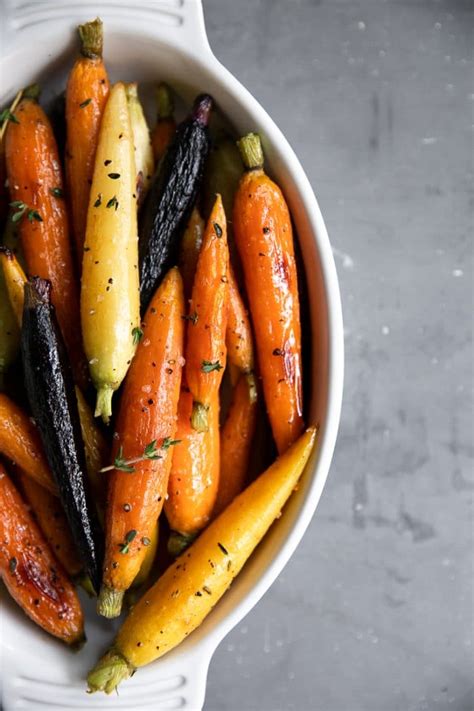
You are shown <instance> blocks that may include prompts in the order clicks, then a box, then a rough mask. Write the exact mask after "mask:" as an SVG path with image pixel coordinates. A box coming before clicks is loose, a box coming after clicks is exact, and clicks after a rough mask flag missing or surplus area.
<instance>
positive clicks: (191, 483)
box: [165, 390, 219, 556]
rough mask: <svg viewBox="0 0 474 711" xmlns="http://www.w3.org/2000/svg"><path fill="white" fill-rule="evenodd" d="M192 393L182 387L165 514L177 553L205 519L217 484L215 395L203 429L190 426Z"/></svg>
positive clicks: (217, 444)
mask: <svg viewBox="0 0 474 711" xmlns="http://www.w3.org/2000/svg"><path fill="white" fill-rule="evenodd" d="M192 409H193V396H192V395H191V393H189V392H187V391H186V390H182V392H181V397H180V399H179V409H178V427H177V430H176V438H177V439H179V440H180V442H181V443H180V444H179V446H177V447H175V450H174V452H173V463H172V466H171V472H170V478H169V483H168V498H167V500H166V501H165V513H166V518H167V519H168V523H169V525H170V527H171V529H172V534H171V536H170V539H169V542H168V549H169V552H170V553H171V554H172V555H175V556H176V555H178V554H179V553H180V552H181V551H182V550H183V549H184V548H185V547H187V545H189V543H190V542H191V541H192V540H193V539H194V538H195V536H196V535H197V534H198V533H199V531H200V530H202V529H203V528H204V527H205V526H206V524H207V523H208V522H209V520H210V518H211V514H212V510H213V508H214V504H215V501H216V496H217V489H218V486H219V398H218V394H217V393H214V394H213V396H212V400H211V402H210V404H209V410H208V422H209V427H208V429H207V431H204V432H198V431H197V430H195V429H194V428H193V427H191V425H190V418H191V412H192Z"/></svg>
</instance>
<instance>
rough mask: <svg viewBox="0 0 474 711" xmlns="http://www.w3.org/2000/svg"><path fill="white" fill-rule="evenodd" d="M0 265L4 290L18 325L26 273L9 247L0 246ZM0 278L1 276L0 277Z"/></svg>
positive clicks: (19, 323)
mask: <svg viewBox="0 0 474 711" xmlns="http://www.w3.org/2000/svg"><path fill="white" fill-rule="evenodd" d="M0 267H1V268H2V269H3V276H4V280H5V285H6V290H7V294H8V299H9V301H10V305H11V307H12V309H13V312H14V314H15V318H16V320H17V323H18V325H19V326H21V316H22V313H23V299H24V297H23V290H24V286H25V284H26V275H25V272H24V271H23V269H22V267H21V264H20V263H19V261H18V259H17V258H16V256H15V255H14V254H13V252H12V251H11V249H8V247H0ZM0 279H1V277H0Z"/></svg>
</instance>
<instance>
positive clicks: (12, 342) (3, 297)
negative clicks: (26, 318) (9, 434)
mask: <svg viewBox="0 0 474 711" xmlns="http://www.w3.org/2000/svg"><path fill="white" fill-rule="evenodd" d="M19 345H20V331H19V329H18V322H17V320H16V316H15V312H14V310H13V307H12V305H11V303H10V299H9V295H8V289H7V283H6V280H5V276H4V272H3V268H2V265H0V390H2V389H3V383H4V378H5V374H6V372H7V371H8V369H9V367H10V366H11V365H13V363H14V362H15V360H16V357H17V354H18V349H19ZM0 427H1V425H0Z"/></svg>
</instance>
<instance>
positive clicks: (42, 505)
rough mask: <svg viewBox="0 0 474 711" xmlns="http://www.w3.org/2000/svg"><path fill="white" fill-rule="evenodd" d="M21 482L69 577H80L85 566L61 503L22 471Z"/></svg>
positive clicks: (35, 516)
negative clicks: (78, 555) (79, 555)
mask: <svg viewBox="0 0 474 711" xmlns="http://www.w3.org/2000/svg"><path fill="white" fill-rule="evenodd" d="M18 480H19V483H20V487H21V490H22V492H23V494H24V497H25V499H26V500H27V501H28V503H29V505H30V507H31V510H32V513H33V516H34V518H35V519H36V521H37V522H38V526H39V527H40V529H41V530H42V532H43V535H44V537H45V538H46V541H47V542H48V544H49V546H50V548H51V550H52V551H53V553H54V555H55V556H56V558H57V559H58V560H59V562H60V563H61V565H62V566H63V568H64V570H65V571H66V572H67V573H68V575H70V576H71V577H75V576H76V575H78V574H79V573H80V571H81V569H82V563H81V562H80V560H79V558H78V557H77V553H76V547H75V545H74V543H73V540H72V538H71V533H70V531H69V526H68V523H67V520H66V516H65V514H64V511H63V509H62V507H61V504H60V502H59V499H58V498H57V497H56V496H53V495H52V494H51V493H50V492H49V491H48V490H47V489H45V488H43V487H42V486H40V484H38V483H37V482H36V481H35V480H34V479H32V478H31V477H30V476H28V475H27V474H25V472H22V471H21V469H20V470H19V471H18Z"/></svg>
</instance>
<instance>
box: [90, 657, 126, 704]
mask: <svg viewBox="0 0 474 711" xmlns="http://www.w3.org/2000/svg"><path fill="white" fill-rule="evenodd" d="M134 671H135V669H134V667H132V665H131V664H129V662H127V660H126V659H125V657H124V656H123V655H122V654H120V652H116V651H114V650H113V649H111V650H110V651H109V652H107V653H106V654H104V656H103V657H102V658H101V659H99V661H98V662H97V664H96V665H95V667H94V668H93V669H92V671H90V672H89V674H88V676H87V686H88V689H87V691H88V693H89V694H93V693H94V692H96V691H104V692H105V693H106V694H111V693H112V691H114V690H115V689H116V688H117V686H118V685H119V684H120V682H121V681H124V680H125V679H128V678H129V677H131V676H132V675H133V673H134Z"/></svg>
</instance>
